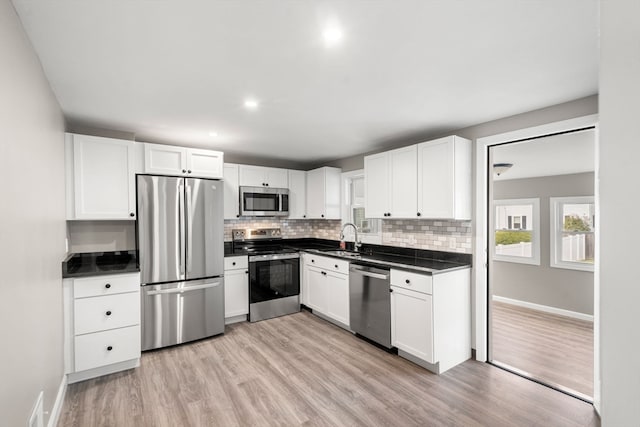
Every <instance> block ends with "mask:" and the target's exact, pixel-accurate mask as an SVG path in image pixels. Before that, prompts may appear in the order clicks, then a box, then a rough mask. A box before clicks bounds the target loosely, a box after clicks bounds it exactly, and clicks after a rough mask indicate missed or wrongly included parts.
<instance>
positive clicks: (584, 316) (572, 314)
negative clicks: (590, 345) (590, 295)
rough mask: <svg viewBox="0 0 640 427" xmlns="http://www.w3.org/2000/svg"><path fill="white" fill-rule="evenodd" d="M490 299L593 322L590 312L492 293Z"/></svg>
mask: <svg viewBox="0 0 640 427" xmlns="http://www.w3.org/2000/svg"><path fill="white" fill-rule="evenodd" d="M492 299H493V300H494V301H498V302H503V303H505V304H511V305H517V306H519V307H525V308H530V309H532V310H538V311H544V312H545V313H551V314H557V315H560V316H566V317H571V318H573V319H579V320H586V321H588V322H593V315H591V314H585V313H579V312H577V311H571V310H565V309H563V308H556V307H551V306H549V305H542V304H535V303H533V302H528V301H521V300H517V299H511V298H506V297H501V296H498V295H493V296H492Z"/></svg>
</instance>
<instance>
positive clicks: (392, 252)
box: [225, 238, 472, 274]
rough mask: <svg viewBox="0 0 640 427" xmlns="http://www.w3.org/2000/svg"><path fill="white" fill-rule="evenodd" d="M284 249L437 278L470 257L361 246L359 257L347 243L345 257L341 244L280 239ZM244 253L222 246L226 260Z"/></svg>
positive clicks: (462, 265) (468, 261)
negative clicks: (338, 252)
mask: <svg viewBox="0 0 640 427" xmlns="http://www.w3.org/2000/svg"><path fill="white" fill-rule="evenodd" d="M281 242H282V244H283V245H284V246H286V247H287V248H291V249H296V250H298V251H301V252H308V253H313V254H316V255H321V256H328V257H333V258H339V259H344V260H347V261H349V262H351V263H356V264H368V265H373V266H378V267H391V268H400V269H405V270H410V271H415V272H420V273H427V274H439V273H446V272H451V271H455V270H462V269H466V268H471V259H472V257H471V254H464V253H457V252H444V251H431V250H422V249H412V248H402V247H396V246H385V245H371V244H364V245H363V246H362V248H361V249H360V252H359V254H358V255H356V254H354V252H353V243H352V242H348V243H347V253H346V254H345V255H340V254H337V253H331V251H338V250H339V245H340V242H339V241H337V240H327V239H314V238H304V239H282V241H281ZM246 254H247V253H246V252H242V251H239V250H237V249H236V250H235V251H234V248H233V244H232V243H231V242H225V256H241V255H246Z"/></svg>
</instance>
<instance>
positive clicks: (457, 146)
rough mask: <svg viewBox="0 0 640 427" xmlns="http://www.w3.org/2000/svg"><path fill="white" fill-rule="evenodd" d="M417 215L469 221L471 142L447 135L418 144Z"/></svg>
mask: <svg viewBox="0 0 640 427" xmlns="http://www.w3.org/2000/svg"><path fill="white" fill-rule="evenodd" d="M418 212H420V214H421V216H422V217H423V218H434V219H439V218H443V219H460V220H464V219H471V141H469V140H468V139H464V138H460V137H459V136H448V137H446V138H440V139H436V140H434V141H429V142H423V143H421V144H418Z"/></svg>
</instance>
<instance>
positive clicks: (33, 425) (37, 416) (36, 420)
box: [27, 392, 44, 427]
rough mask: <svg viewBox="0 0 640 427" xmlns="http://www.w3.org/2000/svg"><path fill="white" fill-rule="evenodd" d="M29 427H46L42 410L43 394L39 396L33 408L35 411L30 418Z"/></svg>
mask: <svg viewBox="0 0 640 427" xmlns="http://www.w3.org/2000/svg"><path fill="white" fill-rule="evenodd" d="M27 427H44V412H43V409H42V392H40V394H38V399H36V403H35V405H34V406H33V411H32V412H31V416H30V417H29V422H28V423H27Z"/></svg>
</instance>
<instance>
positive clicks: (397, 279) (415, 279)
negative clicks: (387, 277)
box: [391, 269, 433, 294]
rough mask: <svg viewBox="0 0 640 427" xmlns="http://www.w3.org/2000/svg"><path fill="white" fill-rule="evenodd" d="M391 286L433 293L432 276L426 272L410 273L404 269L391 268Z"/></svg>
mask: <svg viewBox="0 0 640 427" xmlns="http://www.w3.org/2000/svg"><path fill="white" fill-rule="evenodd" d="M391 286H397V287H399V288H404V289H410V290H412V291H416V292H422V293H425V294H432V293H433V291H432V289H433V280H432V276H430V275H426V274H417V273H410V272H408V271H403V270H393V269H392V270H391Z"/></svg>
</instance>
